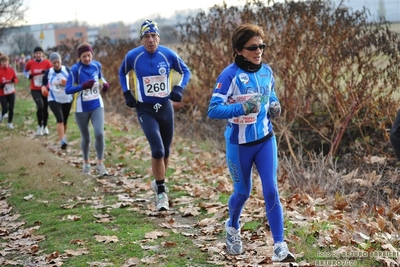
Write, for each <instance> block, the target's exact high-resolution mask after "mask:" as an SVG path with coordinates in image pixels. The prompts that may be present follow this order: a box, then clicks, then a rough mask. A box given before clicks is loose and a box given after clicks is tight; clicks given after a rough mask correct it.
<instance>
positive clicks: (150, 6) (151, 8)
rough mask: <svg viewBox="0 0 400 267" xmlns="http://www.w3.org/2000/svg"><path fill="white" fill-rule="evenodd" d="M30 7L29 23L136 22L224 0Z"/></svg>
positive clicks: (38, 0) (231, 1) (49, 0)
mask: <svg viewBox="0 0 400 267" xmlns="http://www.w3.org/2000/svg"><path fill="white" fill-rule="evenodd" d="M225 2H226V3H227V5H228V6H232V5H243V4H244V3H245V1H244V0H225ZM24 3H25V6H26V7H27V8H28V10H27V12H26V13H25V20H26V21H27V24H28V25H33V24H44V23H52V22H65V21H74V20H78V21H85V22H87V23H88V24H90V25H101V24H106V23H109V22H118V21H123V22H125V23H133V22H136V21H138V20H141V19H147V18H149V19H151V17H152V16H153V17H155V15H156V14H160V15H161V16H162V17H166V18H168V17H171V16H172V15H173V14H174V12H175V11H177V10H185V9H198V8H201V9H203V10H208V9H209V8H210V7H212V6H214V5H215V4H218V5H219V4H222V3H223V0H199V1H196V0H195V1H194V0H186V1H178V0H177V1H167V0H149V1H140V0H111V1H107V0H61V1H54V0H24Z"/></svg>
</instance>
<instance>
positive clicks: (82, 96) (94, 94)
mask: <svg viewBox="0 0 400 267" xmlns="http://www.w3.org/2000/svg"><path fill="white" fill-rule="evenodd" d="M89 80H94V81H95V84H94V85H93V87H92V88H89V89H83V88H82V83H83V82H86V81H89ZM106 82H107V81H106V80H105V79H104V77H103V74H102V71H101V64H100V62H98V61H95V60H92V61H91V62H90V63H89V64H88V65H86V64H83V63H82V62H81V61H79V62H77V63H75V64H74V65H73V66H72V67H71V75H69V76H68V79H67V84H66V86H65V92H66V93H67V94H74V100H73V101H74V102H73V104H72V109H71V110H73V111H75V112H85V111H91V110H94V109H96V108H98V107H104V103H103V98H102V97H101V94H100V84H101V83H106Z"/></svg>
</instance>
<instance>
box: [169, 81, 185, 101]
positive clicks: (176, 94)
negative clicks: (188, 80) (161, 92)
mask: <svg viewBox="0 0 400 267" xmlns="http://www.w3.org/2000/svg"><path fill="white" fill-rule="evenodd" d="M182 92H183V88H182V87H180V86H179V85H174V88H172V91H171V93H170V94H169V99H171V100H172V101H174V102H181V101H182Z"/></svg>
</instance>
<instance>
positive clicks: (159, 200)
mask: <svg viewBox="0 0 400 267" xmlns="http://www.w3.org/2000/svg"><path fill="white" fill-rule="evenodd" d="M156 207H157V210H158V211H164V210H169V202H168V196H167V193H165V192H162V193H160V194H156Z"/></svg>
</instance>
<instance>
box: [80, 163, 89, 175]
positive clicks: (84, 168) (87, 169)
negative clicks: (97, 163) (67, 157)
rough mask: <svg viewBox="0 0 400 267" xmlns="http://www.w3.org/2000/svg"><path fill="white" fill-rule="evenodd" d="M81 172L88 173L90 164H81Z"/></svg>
mask: <svg viewBox="0 0 400 267" xmlns="http://www.w3.org/2000/svg"><path fill="white" fill-rule="evenodd" d="M82 173H83V174H90V164H83V169H82Z"/></svg>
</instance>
